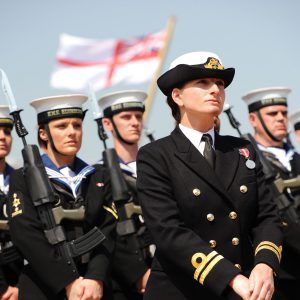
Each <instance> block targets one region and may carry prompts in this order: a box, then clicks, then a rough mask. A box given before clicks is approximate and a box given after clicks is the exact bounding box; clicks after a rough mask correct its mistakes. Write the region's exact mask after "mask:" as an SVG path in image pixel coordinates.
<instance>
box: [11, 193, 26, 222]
mask: <svg viewBox="0 0 300 300" xmlns="http://www.w3.org/2000/svg"><path fill="white" fill-rule="evenodd" d="M21 198H22V197H21V195H19V194H18V193H13V200H12V213H11V216H12V218H13V217H15V216H17V215H20V214H22V213H23V203H22V199H21Z"/></svg>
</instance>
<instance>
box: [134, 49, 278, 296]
mask: <svg viewBox="0 0 300 300" xmlns="http://www.w3.org/2000/svg"><path fill="white" fill-rule="evenodd" d="M234 72H235V70H234V69H233V68H225V67H224V66H223V63H222V61H221V59H220V58H219V56H218V55H216V54H215V53H211V52H192V53H187V54H184V55H182V56H180V57H178V58H177V59H175V60H174V61H173V62H172V63H171V65H170V68H169V70H168V71H167V72H165V73H164V74H162V75H161V77H159V78H158V81H157V83H158V86H159V88H160V89H161V91H162V92H163V93H164V94H165V95H166V96H167V102H168V104H169V106H170V107H171V109H172V114H173V116H174V118H175V120H176V121H177V123H178V126H176V128H175V130H174V131H173V132H172V133H171V135H170V136H167V137H165V138H163V139H160V140H157V141H155V142H153V143H150V144H148V145H145V146H143V147H142V148H141V149H140V150H139V153H138V158H137V171H138V172H137V173H138V176H137V189H138V197H139V199H140V201H141V204H142V210H143V214H144V218H145V223H146V225H147V227H148V228H149V231H150V233H151V236H152V237H153V241H154V244H155V245H156V252H155V256H154V259H153V263H152V271H151V274H150V278H149V281H148V284H147V287H146V292H145V296H144V299H145V300H155V299H172V300H192V299H210V300H212V299H213V300H217V299H236V298H237V297H238V296H237V295H239V296H240V297H242V298H243V299H250V297H251V299H253V300H254V299H271V297H272V294H273V291H274V284H273V271H275V272H277V270H278V268H279V261H280V257H281V231H280V228H279V219H278V217H277V211H276V207H275V205H274V204H273V203H272V199H271V196H270V195H269V194H268V190H267V188H266V185H265V182H264V176H263V173H262V169H261V164H260V163H259V160H258V158H257V156H256V153H255V150H254V149H253V147H252V146H251V145H250V143H249V142H248V141H245V140H242V139H239V138H235V137H231V136H221V135H219V134H218V133H217V132H216V131H215V130H214V120H215V117H216V116H218V115H219V114H220V113H221V112H222V108H223V105H224V101H225V88H226V87H228V86H229V85H230V83H231V82H232V80H233V77H234ZM229 297H232V298H229Z"/></svg>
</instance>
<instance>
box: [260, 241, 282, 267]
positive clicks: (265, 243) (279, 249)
mask: <svg viewBox="0 0 300 300" xmlns="http://www.w3.org/2000/svg"><path fill="white" fill-rule="evenodd" d="M260 250H270V251H272V252H274V253H275V255H276V256H277V258H278V260H279V262H280V260H281V253H282V246H277V245H275V244H274V243H272V242H269V241H263V242H261V243H259V245H258V246H257V247H256V249H255V255H256V254H257V253H258V252H259V251H260Z"/></svg>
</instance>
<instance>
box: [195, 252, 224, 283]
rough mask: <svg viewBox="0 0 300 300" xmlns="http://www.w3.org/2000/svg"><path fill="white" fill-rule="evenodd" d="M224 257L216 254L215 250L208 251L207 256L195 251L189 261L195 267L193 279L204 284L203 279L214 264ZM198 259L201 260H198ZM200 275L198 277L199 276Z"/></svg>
mask: <svg viewBox="0 0 300 300" xmlns="http://www.w3.org/2000/svg"><path fill="white" fill-rule="evenodd" d="M223 258H224V257H223V256H222V255H220V254H218V252H217V251H212V252H210V253H209V254H208V255H207V256H206V255H205V254H204V253H195V254H194V255H193V256H192V260H191V263H192V265H193V267H194V268H196V270H195V273H194V279H195V280H197V281H198V280H199V282H200V284H202V285H203V284H204V280H205V278H206V276H207V275H208V274H209V272H210V271H211V270H212V269H213V268H214V266H215V265H216V264H217V263H218V262H219V261H220V260H221V259H223ZM199 259H201V261H200V262H199ZM199 276H200V278H199Z"/></svg>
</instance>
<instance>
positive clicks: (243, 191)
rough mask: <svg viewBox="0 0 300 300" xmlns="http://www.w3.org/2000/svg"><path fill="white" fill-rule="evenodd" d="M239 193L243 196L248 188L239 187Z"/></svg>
mask: <svg viewBox="0 0 300 300" xmlns="http://www.w3.org/2000/svg"><path fill="white" fill-rule="evenodd" d="M240 192H241V193H243V194H245V193H247V192H248V188H247V187H246V186H245V185H241V186H240Z"/></svg>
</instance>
